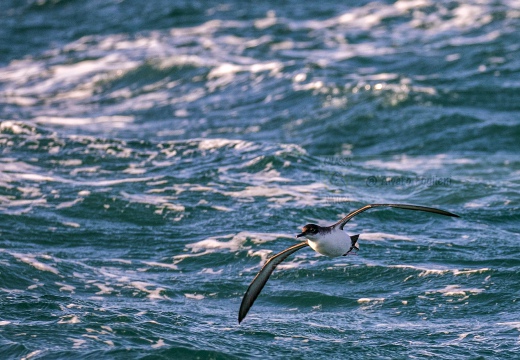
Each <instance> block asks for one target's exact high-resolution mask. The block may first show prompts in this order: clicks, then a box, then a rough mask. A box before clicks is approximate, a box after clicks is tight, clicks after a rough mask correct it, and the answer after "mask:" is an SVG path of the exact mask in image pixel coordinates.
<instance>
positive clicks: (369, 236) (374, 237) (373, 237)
mask: <svg viewBox="0 0 520 360" xmlns="http://www.w3.org/2000/svg"><path fill="white" fill-rule="evenodd" d="M359 240H368V241H378V240H406V241H413V239H412V238H410V237H407V236H403V235H393V234H387V233H382V232H374V233H365V232H364V233H362V234H361V235H360V236H359Z"/></svg>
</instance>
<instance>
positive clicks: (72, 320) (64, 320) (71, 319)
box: [58, 315, 81, 324]
mask: <svg viewBox="0 0 520 360" xmlns="http://www.w3.org/2000/svg"><path fill="white" fill-rule="evenodd" d="M80 322H81V321H80V320H79V318H78V317H77V316H76V315H65V316H61V317H60V320H59V321H58V324H78V323H80Z"/></svg>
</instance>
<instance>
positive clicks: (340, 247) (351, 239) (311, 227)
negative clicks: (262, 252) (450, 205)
mask: <svg viewBox="0 0 520 360" xmlns="http://www.w3.org/2000/svg"><path fill="white" fill-rule="evenodd" d="M376 207H393V208H399V209H406V210H417V211H427V212H431V213H435V214H440V215H445V216H453V217H459V216H458V215H455V214H453V213H450V212H448V211H444V210H440V209H435V208H431V207H426V206H417V205H406V204H369V205H365V206H363V207H362V208H359V209H357V210H355V211H352V212H351V213H349V214H348V215H347V216H345V217H344V218H343V219H341V220H340V221H338V222H337V223H335V224H332V225H330V226H319V225H316V224H307V225H305V226H304V227H303V229H302V232H301V233H300V234H298V235H296V237H298V238H299V237H305V238H306V240H305V241H303V242H301V243H299V244H296V245H293V246H291V247H289V248H287V249H285V250H284V251H282V252H280V253H278V254H276V255H274V256H273V257H271V258H270V259H269V260H268V261H267V262H266V263H265V265H264V266H263V267H262V269H261V270H260V271H259V272H258V274H257V275H256V276H255V278H254V279H253V281H252V282H251V284H250V285H249V287H248V288H247V291H246V293H245V294H244V297H243V299H242V303H241V304H240V310H239V312H238V323H239V324H240V323H241V322H242V320H244V318H245V317H246V315H247V313H248V312H249V309H251V306H253V303H254V302H255V300H256V298H257V297H258V295H259V294H260V292H261V291H262V289H263V288H264V286H265V284H266V282H267V280H268V279H269V277H270V276H271V274H272V272H273V271H274V269H275V268H276V266H278V264H280V263H281V262H282V261H284V260H285V259H286V258H287V257H288V256H289V255H291V254H292V253H294V252H296V251H298V250H300V249H303V248H304V247H306V246H310V247H311V248H312V249H313V250H314V251H316V252H318V253H320V254H323V255H326V256H329V257H337V256H346V255H349V254H352V251H353V250H354V249H356V250H358V249H359V247H358V245H357V241H358V237H359V235H354V236H349V235H347V233H346V232H344V231H343V228H344V226H345V224H346V223H347V222H348V221H349V220H350V219H352V218H353V217H354V216H356V215H358V214H361V213H362V212H363V211H366V210H368V209H372V208H376Z"/></svg>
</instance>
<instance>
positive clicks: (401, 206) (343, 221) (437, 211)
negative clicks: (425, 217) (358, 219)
mask: <svg viewBox="0 0 520 360" xmlns="http://www.w3.org/2000/svg"><path fill="white" fill-rule="evenodd" d="M382 206H386V207H393V208H399V209H406V210H417V211H426V212H431V213H435V214H440V215H445V216H454V217H459V216H458V215H455V214H452V213H450V212H448V211H444V210H440V209H435V208H431V207H426V206H417V205H406V204H370V205H365V206H363V207H362V208H359V209H357V210H354V211H352V212H351V213H350V214H348V215H347V216H345V217H344V218H343V219H341V220H340V221H338V222H337V223H335V224H334V225H332V226H333V227H336V226H338V225H339V228H340V229H341V230H343V227H344V226H345V224H346V223H347V222H348V221H349V220H350V219H352V218H353V217H354V216H356V215H358V214H361V213H362V212H363V211H366V210H368V209H372V208H375V207H382Z"/></svg>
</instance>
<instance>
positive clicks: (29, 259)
mask: <svg viewBox="0 0 520 360" xmlns="http://www.w3.org/2000/svg"><path fill="white" fill-rule="evenodd" d="M11 255H12V256H14V257H15V258H16V259H17V260H19V261H21V262H23V263H26V264H28V265H31V266H32V267H34V268H35V269H37V270H40V271H48V272H51V273H53V274H56V275H58V274H59V272H58V269H56V268H55V267H53V266H51V265H48V264H44V263H42V262H41V261H38V260H37V259H36V256H37V255H33V254H20V253H11Z"/></svg>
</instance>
